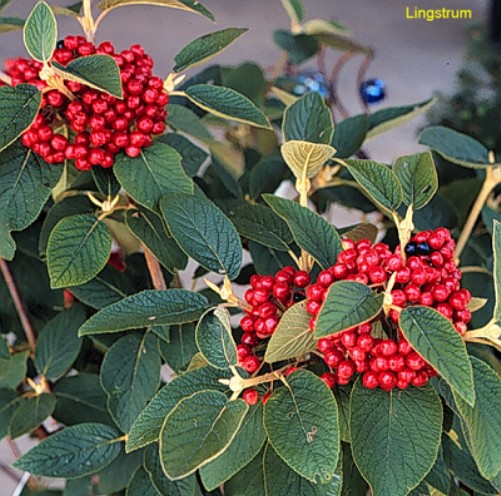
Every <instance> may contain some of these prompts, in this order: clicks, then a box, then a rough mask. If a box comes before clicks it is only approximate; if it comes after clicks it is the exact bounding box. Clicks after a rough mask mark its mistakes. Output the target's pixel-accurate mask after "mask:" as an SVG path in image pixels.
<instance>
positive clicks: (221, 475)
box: [200, 402, 266, 491]
mask: <svg viewBox="0 0 501 496" xmlns="http://www.w3.org/2000/svg"><path fill="white" fill-rule="evenodd" d="M265 440H266V433H265V431H264V428H263V405H262V404H261V402H258V403H257V404H256V405H254V406H251V407H250V408H249V411H248V412H247V415H246V416H245V418H244V421H243V422H242V425H241V427H240V430H239V431H238V434H237V435H236V437H235V439H233V441H232V443H231V444H230V446H229V447H228V448H227V449H226V450H225V451H224V453H223V454H222V455H220V456H218V457H217V458H216V459H215V460H214V461H212V462H210V463H208V464H207V465H204V466H203V467H202V468H201V469H200V477H201V478H202V482H203V485H204V487H205V488H207V489H208V490H210V491H213V490H214V489H216V488H217V487H219V486H220V485H221V484H223V483H224V482H226V481H227V480H228V479H230V478H231V477H233V476H234V475H235V474H237V473H238V472H239V471H240V470H241V469H242V468H243V467H245V466H246V465H247V464H248V463H250V462H251V460H252V459H253V458H254V457H255V456H256V455H257V454H258V453H259V452H260V451H261V448H262V447H263V444H264V442H265Z"/></svg>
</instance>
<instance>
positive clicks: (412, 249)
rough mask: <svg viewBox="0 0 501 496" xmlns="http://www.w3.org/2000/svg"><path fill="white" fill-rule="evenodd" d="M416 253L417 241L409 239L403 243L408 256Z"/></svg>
mask: <svg viewBox="0 0 501 496" xmlns="http://www.w3.org/2000/svg"><path fill="white" fill-rule="evenodd" d="M416 253H417V243H416V242H414V241H411V242H410V243H407V244H406V245H405V254H406V255H407V256H408V257H410V256H411V255H415V254H416Z"/></svg>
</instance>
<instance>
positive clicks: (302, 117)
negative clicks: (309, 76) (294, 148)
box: [282, 91, 334, 145]
mask: <svg viewBox="0 0 501 496" xmlns="http://www.w3.org/2000/svg"><path fill="white" fill-rule="evenodd" d="M282 132H283V135H284V141H290V140H299V141H308V142H310V143H323V144H324V145H329V144H330V143H331V140H332V135H333V133H334V122H333V121H332V114H331V111H330V109H329V108H328V107H327V105H326V104H325V101H324V99H323V98H322V97H321V96H320V94H318V93H317V92H315V91H312V92H310V93H306V94H305V95H303V96H302V97H301V98H299V99H297V100H296V101H295V102H294V103H293V104H292V105H290V106H289V107H287V108H286V109H285V112H284V119H283V123H282Z"/></svg>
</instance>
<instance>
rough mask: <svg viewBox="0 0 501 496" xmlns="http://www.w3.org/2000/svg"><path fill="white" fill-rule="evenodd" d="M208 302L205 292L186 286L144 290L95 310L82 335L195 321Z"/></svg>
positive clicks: (81, 330) (82, 330) (80, 333)
mask: <svg viewBox="0 0 501 496" xmlns="http://www.w3.org/2000/svg"><path fill="white" fill-rule="evenodd" d="M208 304H209V302H208V301H207V298H205V296H202V295H201V294H199V293H194V292H193V291H188V290H186V289H168V290H166V291H155V290H146V291H141V292H139V293H136V294H133V295H132V296H128V297H127V298H124V299H123V300H120V301H118V302H117V303H113V304H112V305H109V306H107V307H105V308H103V309H102V310H100V311H99V312H97V313H96V314H94V315H93V316H92V317H91V318H90V319H89V320H87V322H85V324H84V325H83V326H82V327H80V331H79V335H80V336H86V335H89V334H100V333H107V332H118V331H125V330H128V329H141V328H143V327H150V326H152V325H173V324H183V323H186V322H192V321H194V320H197V319H198V318H199V317H200V316H201V315H202V314H203V312H204V311H205V310H206V309H207V306H208Z"/></svg>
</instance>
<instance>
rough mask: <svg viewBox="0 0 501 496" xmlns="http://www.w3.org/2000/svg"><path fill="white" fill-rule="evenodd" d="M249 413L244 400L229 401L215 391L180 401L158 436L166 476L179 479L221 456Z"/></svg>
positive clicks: (202, 392) (203, 392) (194, 395)
mask: <svg viewBox="0 0 501 496" xmlns="http://www.w3.org/2000/svg"><path fill="white" fill-rule="evenodd" d="M248 409H249V406H248V405H247V404H246V403H245V402H244V401H243V400H240V399H238V400H235V401H228V399H227V398H226V395H225V394H223V393H221V392H218V391H201V392H198V393H195V394H193V395H191V396H189V397H187V398H184V399H183V400H181V401H180V402H179V403H178V404H177V406H176V407H175V408H174V409H173V410H172V411H171V412H170V413H169V415H168V416H167V418H166V419H165V423H164V425H163V427H162V431H161V433H160V459H161V463H162V467H163V469H164V472H165V473H166V475H167V476H168V477H169V478H170V479H171V480H177V479H182V478H184V477H186V476H187V475H190V474H192V473H193V472H195V471H196V470H197V469H199V468H200V467H202V466H203V465H206V464H207V463H209V462H210V461H212V460H214V459H215V458H216V457H218V456H219V455H221V453H223V452H224V450H225V449H226V448H227V447H228V446H229V445H230V443H231V442H232V441H233V439H234V437H235V436H236V434H237V432H238V429H239V428H240V425H241V424H242V422H243V419H244V417H245V414H246V413H247V410H248ZM194 419H195V422H194V421H193V420H194Z"/></svg>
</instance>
